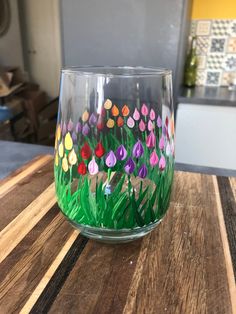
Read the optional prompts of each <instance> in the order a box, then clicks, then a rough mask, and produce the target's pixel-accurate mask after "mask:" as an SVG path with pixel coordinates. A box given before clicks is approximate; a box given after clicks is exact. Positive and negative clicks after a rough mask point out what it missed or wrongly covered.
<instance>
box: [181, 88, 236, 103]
mask: <svg viewBox="0 0 236 314" xmlns="http://www.w3.org/2000/svg"><path fill="white" fill-rule="evenodd" d="M178 103H181V104H184V103H187V104H204V105H213V106H232V107H236V91H229V90H228V88H227V87H211V86H197V87H195V88H186V87H184V88H182V90H181V91H180V95H179V97H178Z"/></svg>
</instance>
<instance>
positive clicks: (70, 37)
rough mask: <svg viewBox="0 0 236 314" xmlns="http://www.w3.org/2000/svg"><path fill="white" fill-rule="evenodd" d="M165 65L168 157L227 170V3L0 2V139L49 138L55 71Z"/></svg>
mask: <svg viewBox="0 0 236 314" xmlns="http://www.w3.org/2000/svg"><path fill="white" fill-rule="evenodd" d="M89 64H90V65H130V66H135V65H137V66H138V65H139V66H159V67H166V68H170V69H172V71H173V85H174V101H175V109H176V117H177V118H176V123H177V129H176V135H177V137H176V141H177V149H176V159H177V161H178V162H179V163H185V164H194V165H200V166H208V167H216V168H225V169H236V145H235V144H236V140H235V134H236V92H235V89H236V2H235V0H225V1H220V0H208V1H204V0H189V1H188V0H148V1H147V0H129V1H127V0H119V1H115V0H110V1H106V0H99V1H96V0H87V1H80V0H40V1H37V0H19V1H17V0H0V140H7V141H17V142H25V143H35V144H41V145H42V144H43V145H51V146H52V145H53V144H54V132H55V125H56V116H57V107H58V94H59V82H60V69H61V67H64V66H73V65H77V66H78V65H89Z"/></svg>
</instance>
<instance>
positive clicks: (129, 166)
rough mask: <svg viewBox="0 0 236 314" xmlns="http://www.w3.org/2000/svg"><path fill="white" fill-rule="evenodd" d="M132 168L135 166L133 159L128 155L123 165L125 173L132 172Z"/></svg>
mask: <svg viewBox="0 0 236 314" xmlns="http://www.w3.org/2000/svg"><path fill="white" fill-rule="evenodd" d="M134 168H135V163H134V161H133V159H132V158H131V157H129V159H128V160H127V161H126V163H125V166H124V169H125V172H126V173H127V174H131V173H132V172H134Z"/></svg>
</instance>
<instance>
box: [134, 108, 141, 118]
mask: <svg viewBox="0 0 236 314" xmlns="http://www.w3.org/2000/svg"><path fill="white" fill-rule="evenodd" d="M133 118H134V120H135V121H138V120H139V119H140V113H139V111H138V109H137V108H135V110H134V113H133Z"/></svg>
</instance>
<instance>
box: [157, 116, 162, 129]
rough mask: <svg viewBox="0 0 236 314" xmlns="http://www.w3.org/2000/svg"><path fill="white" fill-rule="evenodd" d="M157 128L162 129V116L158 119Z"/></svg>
mask: <svg viewBox="0 0 236 314" xmlns="http://www.w3.org/2000/svg"><path fill="white" fill-rule="evenodd" d="M157 126H158V128H161V126H162V121H161V117H160V116H158V117H157Z"/></svg>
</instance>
